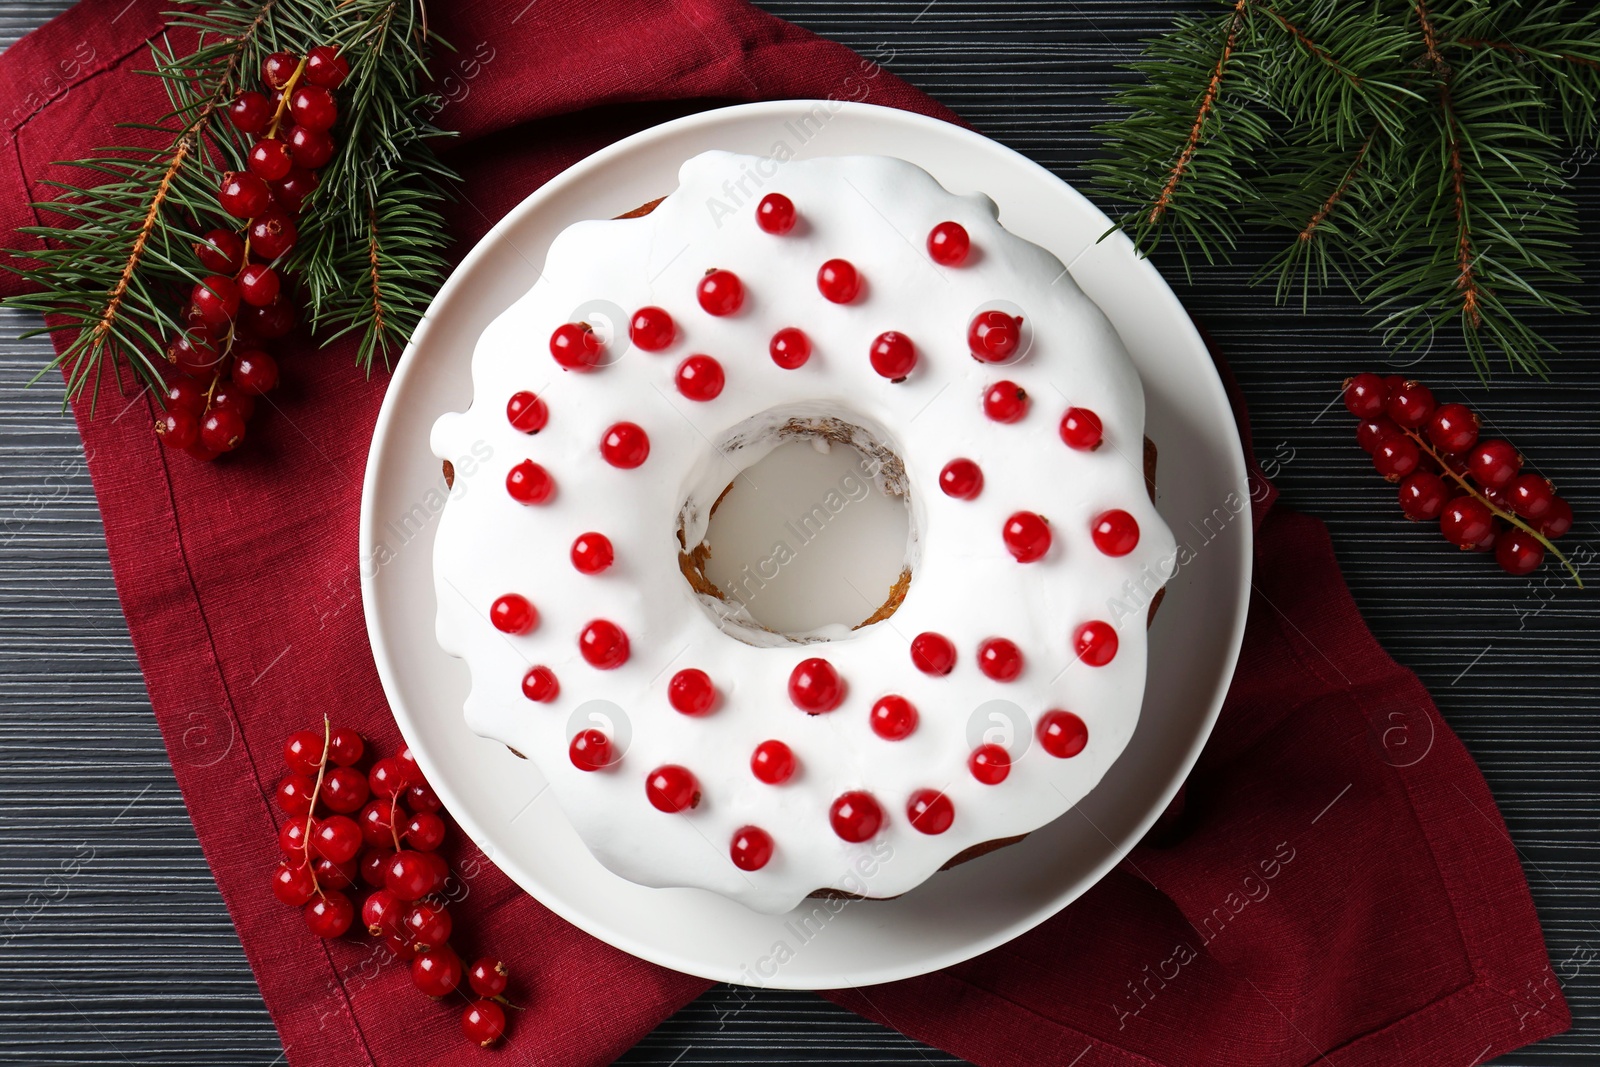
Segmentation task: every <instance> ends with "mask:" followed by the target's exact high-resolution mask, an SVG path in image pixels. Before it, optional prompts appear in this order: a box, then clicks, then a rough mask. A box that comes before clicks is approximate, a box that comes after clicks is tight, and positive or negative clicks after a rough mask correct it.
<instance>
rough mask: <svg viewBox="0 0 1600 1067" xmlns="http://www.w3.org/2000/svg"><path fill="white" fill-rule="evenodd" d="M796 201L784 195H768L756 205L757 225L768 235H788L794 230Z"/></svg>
mask: <svg viewBox="0 0 1600 1067" xmlns="http://www.w3.org/2000/svg"><path fill="white" fill-rule="evenodd" d="M794 220H795V212H794V201H793V200H790V199H789V198H788V197H787V196H784V195H783V194H782V193H768V194H767V195H766V196H763V197H762V198H761V203H759V204H757V205H756V225H757V226H760V227H761V228H762V229H763V230H765V231H766V232H767V233H771V234H778V235H780V236H781V235H782V234H786V233H788V232H789V231H790V230H792V229H794Z"/></svg>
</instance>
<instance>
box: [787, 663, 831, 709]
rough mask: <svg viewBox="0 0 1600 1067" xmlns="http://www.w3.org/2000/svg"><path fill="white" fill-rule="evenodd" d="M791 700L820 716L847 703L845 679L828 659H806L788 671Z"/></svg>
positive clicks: (799, 706) (796, 705) (801, 707)
mask: <svg viewBox="0 0 1600 1067" xmlns="http://www.w3.org/2000/svg"><path fill="white" fill-rule="evenodd" d="M789 699H790V700H791V701H793V702H794V706H795V707H797V708H799V709H800V710H801V711H803V712H805V713H806V714H807V715H821V714H822V713H823V712H825V711H832V710H833V709H834V708H836V707H838V706H839V705H840V704H842V703H843V702H844V680H843V679H842V678H840V677H839V672H838V671H836V670H834V669H833V664H831V663H829V662H828V661H827V660H825V659H822V658H820V657H815V656H814V657H812V658H811V659H803V660H801V661H800V662H799V663H798V664H797V665H796V666H795V668H794V670H792V671H790V672H789Z"/></svg>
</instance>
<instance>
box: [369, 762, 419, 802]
mask: <svg viewBox="0 0 1600 1067" xmlns="http://www.w3.org/2000/svg"><path fill="white" fill-rule="evenodd" d="M413 773H414V772H413V770H412V768H411V765H409V764H407V763H405V762H403V761H402V760H400V759H397V758H396V757H394V756H385V757H384V758H383V759H381V760H378V761H377V762H376V763H374V764H373V765H372V769H371V770H370V771H368V772H367V786H368V788H370V789H371V790H372V795H373V796H375V797H377V798H378V799H380V800H393V799H395V798H396V797H398V796H399V795H400V794H401V793H404V792H405V791H406V787H407V786H409V785H410V784H411V782H412V780H413V779H412V775H413Z"/></svg>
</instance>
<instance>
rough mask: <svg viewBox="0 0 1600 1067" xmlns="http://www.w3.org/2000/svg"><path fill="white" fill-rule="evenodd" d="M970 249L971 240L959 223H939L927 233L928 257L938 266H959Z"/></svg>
mask: <svg viewBox="0 0 1600 1067" xmlns="http://www.w3.org/2000/svg"><path fill="white" fill-rule="evenodd" d="M971 248H972V238H970V237H968V236H967V229H966V227H965V226H963V225H961V223H959V222H941V223H939V225H937V226H935V227H934V228H933V229H931V230H929V231H928V255H929V256H930V257H931V258H932V259H933V261H934V262H935V263H937V264H939V265H940V266H943V267H959V266H961V264H963V263H965V262H966V261H967V253H968V252H969V251H970V250H971Z"/></svg>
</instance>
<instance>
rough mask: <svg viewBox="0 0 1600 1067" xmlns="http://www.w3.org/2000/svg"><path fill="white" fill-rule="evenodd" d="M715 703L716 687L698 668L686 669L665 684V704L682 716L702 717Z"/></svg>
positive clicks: (709, 676) (707, 675)
mask: <svg viewBox="0 0 1600 1067" xmlns="http://www.w3.org/2000/svg"><path fill="white" fill-rule="evenodd" d="M716 701H717V687H716V686H715V685H713V684H712V682H711V675H709V674H707V673H706V672H705V671H703V670H700V669H699V668H698V667H687V668H685V669H683V670H681V671H679V672H678V673H677V674H674V675H673V676H672V679H671V680H670V681H669V682H667V703H668V704H670V705H672V710H674V711H677V712H681V713H682V714H684V715H704V714H705V713H706V712H708V711H710V710H711V705H713V704H715V703H716Z"/></svg>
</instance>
